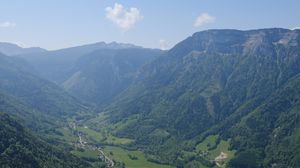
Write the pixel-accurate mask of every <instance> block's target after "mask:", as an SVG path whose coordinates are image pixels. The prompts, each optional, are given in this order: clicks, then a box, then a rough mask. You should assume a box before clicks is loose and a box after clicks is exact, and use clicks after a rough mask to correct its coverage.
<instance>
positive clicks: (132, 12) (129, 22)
mask: <svg viewBox="0 0 300 168" xmlns="http://www.w3.org/2000/svg"><path fill="white" fill-rule="evenodd" d="M105 11H106V18H107V19H109V20H110V21H112V22H113V23H114V24H116V25H117V26H119V27H120V28H121V29H123V30H129V29H130V28H132V27H133V26H134V25H135V24H136V22H138V21H140V20H142V19H143V16H142V15H141V14H140V10H139V9H137V8H133V7H131V8H130V9H128V10H127V9H124V7H123V5H121V4H118V3H115V5H114V7H106V8H105Z"/></svg>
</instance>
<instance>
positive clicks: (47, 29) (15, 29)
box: [0, 0, 300, 50]
mask: <svg viewBox="0 0 300 168" xmlns="http://www.w3.org/2000/svg"><path fill="white" fill-rule="evenodd" d="M299 9H300V0H116V1H113V0H0V41H1V42H11V43H16V44H18V45H20V46H23V47H33V46H35V47H42V48H45V49H48V50H55V49H60V48H67V47H71V46H78V45H84V44H90V43H95V42H101V41H104V42H113V41H116V42H122V43H131V44H135V45H139V46H143V47H147V48H161V49H169V48H171V47H173V46H174V45H175V44H176V43H178V42H180V41H182V40H184V39H185V38H187V37H188V36H191V35H192V34H193V33H195V32H198V31H203V30H207V29H240V30H248V29H259V28H273V27H281V28H289V29H294V28H297V27H298V28H300V10H299Z"/></svg>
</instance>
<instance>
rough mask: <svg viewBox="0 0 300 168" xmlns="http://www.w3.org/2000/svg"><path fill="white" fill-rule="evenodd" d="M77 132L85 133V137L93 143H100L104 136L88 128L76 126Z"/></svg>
mask: <svg viewBox="0 0 300 168" xmlns="http://www.w3.org/2000/svg"><path fill="white" fill-rule="evenodd" d="M77 130H78V131H80V132H83V133H85V134H86V135H87V138H88V139H89V140H92V141H94V142H100V141H101V140H103V139H104V138H105V136H104V135H103V134H102V133H100V132H97V131H95V130H92V129H90V128H88V127H83V126H78V127H77Z"/></svg>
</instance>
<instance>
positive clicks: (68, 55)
mask: <svg viewBox="0 0 300 168" xmlns="http://www.w3.org/2000/svg"><path fill="white" fill-rule="evenodd" d="M125 48H141V47H138V46H135V45H132V44H124V43H116V42H112V43H104V42H99V43H95V44H88V45H83V46H77V47H71V48H65V49H60V50H54V51H48V52H43V53H30V54H20V55H18V57H21V58H23V59H25V60H26V61H27V62H28V63H29V64H31V65H32V66H33V67H34V69H35V70H36V71H37V72H39V73H40V75H41V76H42V77H43V78H45V79H48V80H50V81H52V82H55V83H57V84H62V83H63V82H64V81H65V80H66V79H68V78H69V76H70V75H72V74H70V73H71V72H70V71H71V69H72V68H73V66H74V64H75V63H76V61H77V59H78V58H79V57H81V56H84V55H87V54H89V53H91V52H93V51H96V50H100V49H125Z"/></svg>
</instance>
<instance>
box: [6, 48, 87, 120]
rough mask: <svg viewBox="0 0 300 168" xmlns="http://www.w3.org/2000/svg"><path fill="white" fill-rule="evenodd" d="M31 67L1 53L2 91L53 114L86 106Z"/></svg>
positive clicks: (38, 110)
mask: <svg viewBox="0 0 300 168" xmlns="http://www.w3.org/2000/svg"><path fill="white" fill-rule="evenodd" d="M31 71H32V69H31V68H30V66H29V65H27V64H26V62H25V61H23V60H22V59H20V58H15V57H8V56H5V55H2V54H0V92H1V93H3V94H6V95H9V96H12V97H14V98H16V99H18V100H19V101H21V102H23V103H25V104H26V105H27V106H29V107H31V108H32V109H35V110H36V111H37V112H41V113H43V114H44V115H49V116H53V117H54V116H56V117H59V118H62V117H63V116H67V115H71V114H75V113H76V112H79V111H85V110H86V107H84V106H83V105H82V104H81V103H80V102H79V101H78V100H76V99H75V98H74V97H72V96H70V95H69V94H68V93H67V92H65V91H64V90H63V89H62V88H60V87H58V86H57V85H55V84H54V83H52V82H49V81H47V80H45V79H42V78H40V77H38V76H37V75H36V74H33V73H31Z"/></svg>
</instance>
